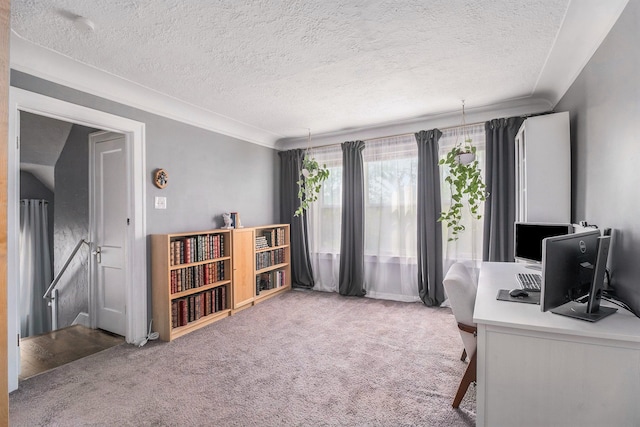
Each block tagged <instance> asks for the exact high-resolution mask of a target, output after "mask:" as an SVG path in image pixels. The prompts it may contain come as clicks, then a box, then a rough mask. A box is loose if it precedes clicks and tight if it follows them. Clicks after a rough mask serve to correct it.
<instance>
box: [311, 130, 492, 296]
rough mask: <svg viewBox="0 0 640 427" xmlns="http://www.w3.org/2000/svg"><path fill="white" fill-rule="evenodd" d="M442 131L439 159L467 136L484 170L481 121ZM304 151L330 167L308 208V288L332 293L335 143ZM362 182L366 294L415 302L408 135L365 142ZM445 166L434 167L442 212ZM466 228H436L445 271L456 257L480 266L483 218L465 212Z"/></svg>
mask: <svg viewBox="0 0 640 427" xmlns="http://www.w3.org/2000/svg"><path fill="white" fill-rule="evenodd" d="M461 132H462V128H460V127H458V128H453V129H448V130H445V131H444V132H443V135H442V137H441V138H440V140H439V150H440V151H439V155H440V158H442V157H443V156H444V155H446V153H447V152H448V151H449V150H450V149H451V148H452V147H453V146H454V145H455V144H456V142H461V141H462V140H463V139H464V138H465V137H466V136H467V135H468V136H469V137H471V138H472V140H473V144H474V145H475V146H476V148H477V155H478V160H479V162H480V167H481V168H483V167H484V157H485V154H484V153H485V133H484V125H470V126H466V128H465V130H464V135H462V134H461ZM310 155H312V156H314V157H315V159H316V160H317V161H318V162H319V163H321V164H326V165H327V167H328V168H329V171H330V175H329V179H327V181H325V183H324V184H323V188H322V191H321V193H320V195H319V198H318V201H317V202H316V203H314V204H312V206H311V208H310V209H309V211H308V212H307V214H308V218H309V244H310V253H311V262H312V266H313V270H314V275H315V277H314V279H315V282H316V286H315V288H316V289H318V290H325V291H337V290H338V275H339V270H340V232H341V229H340V228H341V216H342V149H341V146H340V145H335V146H331V147H321V148H315V149H312V150H311V151H310ZM362 156H363V161H364V183H365V189H364V190H365V276H366V286H365V288H366V290H367V296H370V297H374V298H382V299H393V300H400V301H418V300H419V296H418V284H417V281H418V279H417V181H418V145H417V143H416V140H415V137H414V135H413V134H410V135H404V136H398V137H391V138H383V139H376V140H369V141H365V149H364V150H363V152H362ZM445 173H446V171H445V170H444V168H442V167H441V168H440V179H441V182H440V187H441V197H442V209H447V208H448V206H449V203H450V192H449V187H448V185H447V184H446V183H445V182H444V178H445ZM463 224H464V225H465V227H466V231H465V232H464V233H462V234H461V235H460V238H459V240H457V241H455V242H448V241H447V240H448V237H447V236H448V232H449V230H448V229H447V227H445V226H444V225H443V229H442V231H443V234H442V235H443V239H442V240H443V258H444V260H443V261H444V268H445V271H446V269H448V267H449V266H450V265H451V264H452V263H453V262H455V261H462V262H465V263H466V264H468V265H469V266H470V267H475V266H479V263H480V261H481V258H482V226H483V220H472V219H470V218H469V215H468V214H467V213H466V212H465V214H463Z"/></svg>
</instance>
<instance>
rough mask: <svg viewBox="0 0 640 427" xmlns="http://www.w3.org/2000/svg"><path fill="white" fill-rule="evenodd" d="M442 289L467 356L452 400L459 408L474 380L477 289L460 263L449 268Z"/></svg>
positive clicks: (455, 406)
mask: <svg viewBox="0 0 640 427" xmlns="http://www.w3.org/2000/svg"><path fill="white" fill-rule="evenodd" d="M443 284H444V289H445V292H446V293H447V297H448V298H449V303H450V304H451V310H452V311H453V315H454V316H455V319H456V322H457V323H458V329H459V330H460V337H461V338H462V343H463V344H464V351H463V353H462V355H463V357H462V359H461V360H463V361H464V359H465V353H466V356H469V357H470V359H469V365H468V366H467V370H466V371H465V373H464V375H463V377H462V380H461V381H460V386H459V387H458V392H457V393H456V396H455V398H454V399H453V405H452V406H453V407H454V408H457V407H458V406H460V402H461V401H462V398H463V397H464V395H465V393H466V392H467V389H468V388H469V385H470V384H471V383H472V382H474V381H475V380H476V347H477V340H476V331H477V329H476V324H475V323H473V307H474V305H475V303H476V291H477V287H476V284H475V282H474V281H473V279H472V277H471V275H470V274H469V271H468V270H467V268H466V267H465V266H464V265H463V264H461V263H455V264H453V265H452V266H451V268H450V269H449V271H448V272H447V275H446V276H445V278H444V280H443Z"/></svg>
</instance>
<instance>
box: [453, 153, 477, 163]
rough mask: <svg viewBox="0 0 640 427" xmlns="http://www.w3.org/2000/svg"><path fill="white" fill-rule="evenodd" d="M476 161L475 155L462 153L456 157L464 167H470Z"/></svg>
mask: <svg viewBox="0 0 640 427" xmlns="http://www.w3.org/2000/svg"><path fill="white" fill-rule="evenodd" d="M475 159H476V155H475V154H474V153H461V154H458V155H457V156H456V161H457V162H458V163H460V164H462V165H468V164H469V163H471V162H473V161H474V160H475Z"/></svg>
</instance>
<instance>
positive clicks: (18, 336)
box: [16, 334, 20, 347]
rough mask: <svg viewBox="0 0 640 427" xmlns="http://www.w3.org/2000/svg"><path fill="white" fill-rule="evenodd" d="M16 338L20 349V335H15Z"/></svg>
mask: <svg viewBox="0 0 640 427" xmlns="http://www.w3.org/2000/svg"><path fill="white" fill-rule="evenodd" d="M16 337H17V338H18V347H20V334H16Z"/></svg>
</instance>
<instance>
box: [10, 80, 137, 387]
mask: <svg viewBox="0 0 640 427" xmlns="http://www.w3.org/2000/svg"><path fill="white" fill-rule="evenodd" d="M22 111H24V112H28V113H33V114H37V115H41V116H46V117H50V118H53V119H57V120H62V121H66V122H70V123H75V124H80V125H83V126H88V127H94V128H98V129H102V130H107V131H112V132H118V133H122V134H124V135H125V138H126V153H127V154H126V156H127V171H128V172H127V178H128V179H127V187H128V192H129V194H130V197H129V206H128V213H129V218H131V220H132V221H131V225H130V226H129V227H128V228H127V248H128V251H127V254H126V263H127V272H126V281H127V285H126V289H127V295H126V301H127V333H126V336H125V339H126V341H127V342H128V343H134V344H135V343H139V342H141V341H142V340H143V339H144V338H145V336H146V334H147V325H146V323H147V245H146V212H145V203H144V201H145V200H146V180H145V170H146V165H145V140H146V138H145V124H144V123H143V122H138V121H135V120H131V119H127V118H124V117H120V116H116V115H113V114H109V113H105V112H103V111H99V110H94V109H92V108H88V107H84V106H81V105H77V104H72V103H69V102H66V101H62V100H59V99H56V98H51V97H48V96H45V95H41V94H38V93H35V92H29V91H26V90H24V89H19V88H15V87H10V88H9V144H8V165H7V166H8V176H7V193H8V194H7V196H8V197H7V198H8V200H7V230H8V233H7V279H8V284H9V285H8V286H7V288H8V289H7V301H8V310H7V311H8V313H7V316H8V319H7V329H8V365H9V366H8V380H9V391H10V392H11V391H13V390H16V389H17V388H18V374H19V372H20V349H19V347H18V341H19V336H18V334H19V331H20V328H19V325H20V322H19V313H18V308H17V307H18V287H17V285H16V284H17V283H18V278H19V263H20V259H19V255H18V246H19V233H20V227H19V224H20V214H19V205H20V203H19V198H20V155H19V148H18V147H19V141H20V139H19V138H20V112H22ZM92 225H93V224H90V225H89V226H90V227H91V226H92Z"/></svg>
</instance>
